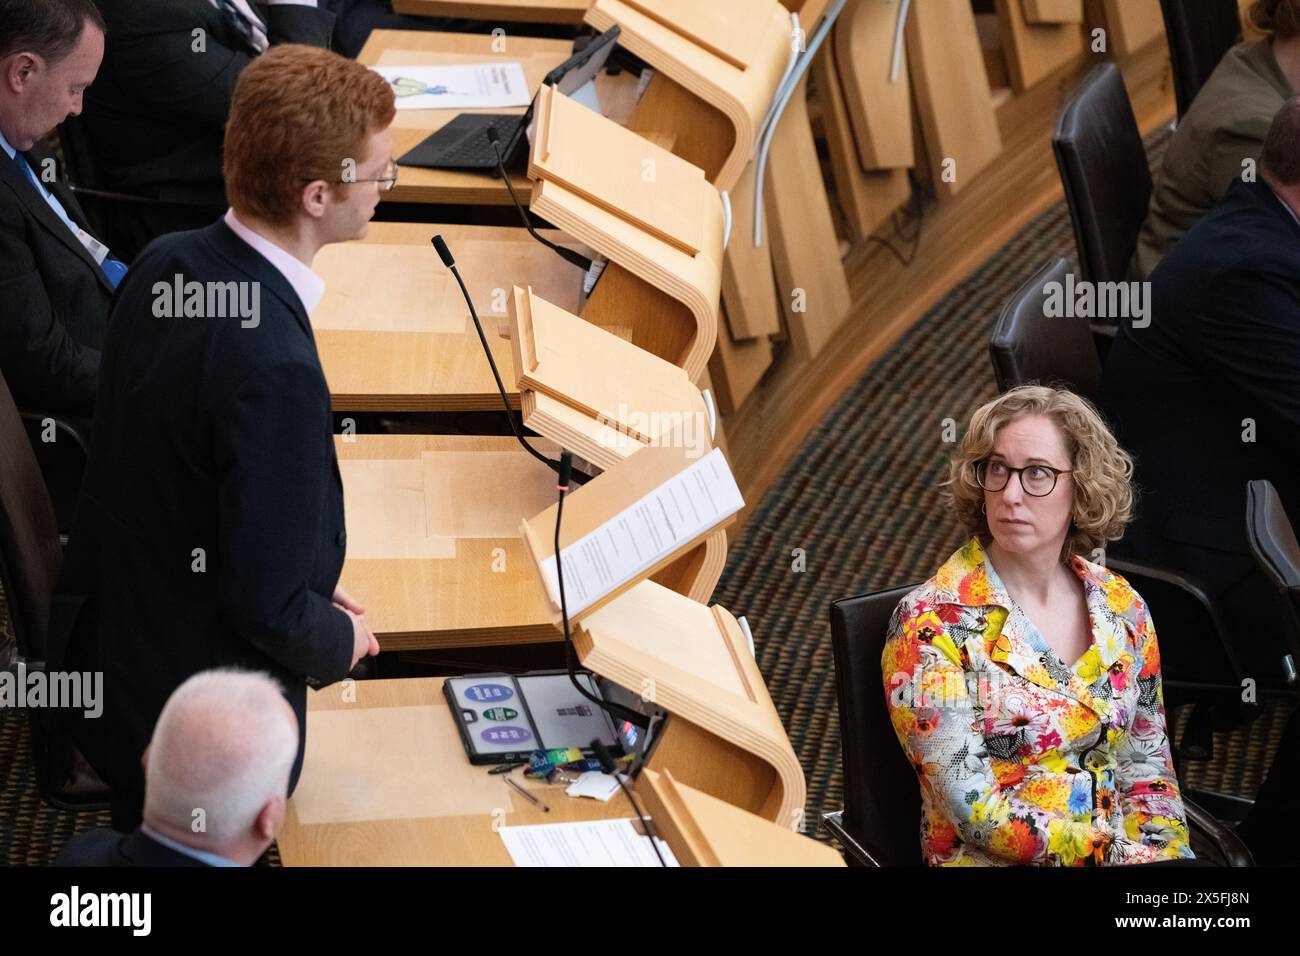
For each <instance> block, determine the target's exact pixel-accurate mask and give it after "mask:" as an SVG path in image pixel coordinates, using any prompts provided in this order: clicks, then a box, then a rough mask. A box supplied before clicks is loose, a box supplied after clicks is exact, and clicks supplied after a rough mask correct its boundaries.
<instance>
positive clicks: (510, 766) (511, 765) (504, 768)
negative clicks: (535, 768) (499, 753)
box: [488, 763, 526, 774]
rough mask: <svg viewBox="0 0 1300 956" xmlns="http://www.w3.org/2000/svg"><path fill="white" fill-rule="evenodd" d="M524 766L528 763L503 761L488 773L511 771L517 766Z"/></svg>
mask: <svg viewBox="0 0 1300 956" xmlns="http://www.w3.org/2000/svg"><path fill="white" fill-rule="evenodd" d="M523 766H526V765H525V764H522V763H503V764H500V765H499V766H496V767H493V768H492V769H491V770H489V771H488V773H490V774H497V773H509V772H510V771H511V770H514V769H515V767H523Z"/></svg>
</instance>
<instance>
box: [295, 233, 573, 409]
mask: <svg viewBox="0 0 1300 956" xmlns="http://www.w3.org/2000/svg"><path fill="white" fill-rule="evenodd" d="M435 233H441V234H442V236H443V237H444V238H445V239H446V241H447V244H448V246H449V247H450V248H451V250H452V252H453V254H454V255H455V256H456V259H457V267H458V268H459V269H460V271H461V274H462V276H464V278H465V284H466V286H467V287H468V288H469V289H470V294H471V295H472V296H473V298H474V302H475V307H476V308H477V309H478V310H479V317H480V319H481V320H482V322H483V328H484V331H485V333H486V335H487V340H488V345H489V347H490V348H491V349H492V356H493V358H494V359H495V360H496V363H497V367H498V368H499V369H500V371H501V378H502V380H503V381H505V382H506V385H507V388H508V389H509V388H510V386H511V383H512V382H513V381H514V359H513V357H512V356H511V353H510V343H509V342H508V341H507V340H505V339H503V338H502V337H501V336H500V334H499V329H500V326H502V325H503V324H504V323H505V322H506V320H507V317H508V313H509V310H508V305H509V292H510V289H511V288H513V286H514V285H515V284H516V283H520V284H525V285H533V286H534V287H535V288H537V289H538V290H539V291H541V292H544V294H546V295H547V296H549V297H553V298H554V301H555V302H556V303H557V304H560V305H564V306H565V307H567V308H569V309H570V310H571V311H572V310H576V309H578V308H580V306H581V295H582V273H581V272H580V271H579V270H578V269H576V268H574V267H573V266H572V265H570V264H568V263H566V262H565V261H563V260H562V259H560V258H559V257H558V256H556V255H555V253H554V252H552V251H551V250H549V249H547V248H546V247H545V246H543V245H541V244H540V243H538V242H537V241H535V240H533V239H532V238H531V237H529V236H528V234H527V233H526V232H524V231H523V230H522V229H506V228H498V227H490V226H453V225H422V224H417V223H383V222H379V223H371V224H370V226H369V230H368V232H367V234H366V238H365V239H363V240H360V241H358V242H349V243H342V244H340V245H337V246H331V247H327V248H326V249H323V250H322V251H321V253H320V254H319V255H318V256H317V258H316V261H315V263H314V268H315V270H316V272H317V273H318V274H319V275H320V276H321V277H322V278H323V279H324V280H325V290H326V291H325V297H324V298H323V299H322V300H321V303H320V305H319V306H318V307H317V310H316V312H315V313H314V314H313V322H314V325H315V336H316V348H317V351H318V352H319V353H320V358H321V366H322V368H323V369H324V370H325V379H326V381H327V382H328V383H329V387H330V400H331V402H332V403H333V405H334V407H335V408H336V409H338V410H340V411H462V410H467V409H496V408H500V407H501V396H500V392H498V390H497V387H496V383H495V381H494V380H493V378H492V370H491V369H490V368H489V366H488V363H487V359H486V358H485V357H484V355H483V346H482V343H481V342H480V341H479V338H478V333H477V332H476V331H475V329H474V325H473V323H472V322H471V321H470V319H469V310H468V308H467V307H466V306H465V304H464V300H463V299H462V298H461V296H460V292H459V289H458V288H457V287H456V286H455V284H454V283H455V280H454V279H451V278H450V274H449V273H448V272H447V270H446V268H445V267H444V266H443V265H442V262H441V261H440V260H439V259H438V256H437V253H436V252H434V250H433V247H432V246H431V245H430V239H431V237H432V236H433V235H434V234H435ZM546 234H547V235H549V236H550V238H551V239H552V241H560V242H562V243H564V244H566V245H570V246H574V245H575V244H573V243H571V242H568V241H567V238H566V237H564V236H562V235H560V234H558V233H555V232H554V231H548V232H547V233H546ZM577 248H581V247H577ZM376 250H379V252H376ZM359 251H364V252H365V254H364V255H360V256H358V255H357V253H358V252H359ZM390 253H392V254H390ZM435 291H436V292H437V295H436V296H434V295H433V293H434V292H435ZM318 320H319V321H318ZM510 397H511V402H512V404H514V405H515V406H516V407H518V402H519V396H518V393H517V392H514V391H513V390H512V392H511V396H510Z"/></svg>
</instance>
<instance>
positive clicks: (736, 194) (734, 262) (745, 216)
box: [720, 163, 781, 340]
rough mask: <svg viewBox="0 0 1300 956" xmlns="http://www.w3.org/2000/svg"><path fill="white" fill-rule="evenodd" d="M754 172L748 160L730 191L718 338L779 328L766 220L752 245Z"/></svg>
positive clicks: (747, 335) (749, 336) (741, 336)
mask: <svg viewBox="0 0 1300 956" xmlns="http://www.w3.org/2000/svg"><path fill="white" fill-rule="evenodd" d="M755 173H756V164H754V163H750V164H749V165H748V166H746V167H745V172H744V174H743V175H742V176H741V177H740V180H739V182H737V183H736V188H735V189H733V190H732V191H731V241H730V242H729V243H728V244H727V251H726V254H725V255H724V256H723V260H722V301H723V304H724V305H725V306H726V309H727V325H726V328H725V329H723V330H722V332H721V334H720V337H724V336H728V335H729V336H730V337H731V338H732V339H736V340H740V339H753V338H756V337H757V336H761V335H776V334H777V333H778V332H780V331H781V315H780V311H779V309H778V306H777V301H776V280H775V277H774V276H773V273H772V246H771V243H770V242H769V240H768V229H767V223H766V222H764V223H763V228H762V231H761V233H760V242H759V243H758V245H755V244H754V185H755Z"/></svg>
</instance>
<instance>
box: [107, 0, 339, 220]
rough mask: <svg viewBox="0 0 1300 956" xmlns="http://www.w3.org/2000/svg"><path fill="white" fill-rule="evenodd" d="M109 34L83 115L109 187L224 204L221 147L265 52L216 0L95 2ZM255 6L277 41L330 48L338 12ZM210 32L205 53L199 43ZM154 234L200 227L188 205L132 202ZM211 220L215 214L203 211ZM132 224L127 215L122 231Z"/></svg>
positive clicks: (293, 6)
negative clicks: (240, 86)
mask: <svg viewBox="0 0 1300 956" xmlns="http://www.w3.org/2000/svg"><path fill="white" fill-rule="evenodd" d="M95 2H96V4H97V5H98V7H99V9H100V12H101V13H103V15H104V21H105V23H106V24H107V25H108V34H107V38H106V45H105V49H104V63H103V65H102V66H101V67H100V70H99V76H98V78H97V79H96V80H95V82H94V83H93V84H92V85H91V87H90V88H89V89H88V90H87V91H86V106H85V112H84V113H83V116H82V123H83V125H84V127H85V129H86V134H87V139H88V140H89V146H90V149H91V150H92V152H93V153H94V155H95V159H96V162H97V164H98V166H99V172H100V173H101V175H102V177H103V183H102V185H103V186H104V188H107V189H117V190H124V191H128V192H133V193H138V194H142V195H147V196H152V197H155V198H158V199H164V200H169V201H176V202H182V203H194V204H207V205H215V206H224V204H225V190H224V187H223V184H222V176H221V146H222V140H223V138H224V132H225V126H226V117H227V115H228V114H229V113H230V101H231V98H232V96H233V95H234V91H235V83H236V81H237V80H238V79H239V74H240V73H241V72H242V71H243V69H244V67H246V66H247V65H248V64H249V63H250V62H252V60H253V58H254V57H255V56H257V52H256V50H255V49H253V48H252V47H251V46H249V45H248V44H247V41H246V39H245V38H244V37H243V35H242V34H241V33H240V32H239V30H238V29H237V28H236V26H235V25H234V24H233V23H232V22H231V21H230V19H229V17H227V15H226V14H225V13H223V12H222V11H221V10H218V9H217V8H216V7H215V6H214V5H213V4H212V3H211V0H95ZM252 6H253V8H254V9H255V10H256V11H257V12H258V13H260V14H261V15H262V18H263V20H265V21H266V27H267V37H268V39H269V40H270V41H271V43H272V44H273V45H275V44H280V43H303V44H307V45H310V46H318V47H328V46H329V44H330V35H331V33H332V32H333V29H334V14H333V13H331V12H330V11H329V10H328V9H324V6H325V5H324V4H322V8H321V9H317V8H315V7H306V6H299V5H297V4H289V5H283V4H280V5H276V6H273V7H271V6H261V5H259V4H257V3H256V2H254V3H253V4H252ZM195 30H202V31H203V36H204V39H205V43H206V49H205V51H204V52H201V53H200V52H195V50H194V45H195V41H194V31H195ZM131 213H132V216H133V217H134V218H135V219H137V220H141V221H142V222H143V223H144V224H145V228H146V230H147V233H148V234H147V235H146V234H145V232H141V233H139V234H137V235H132V236H131V239H132V241H133V242H139V244H140V245H143V244H144V242H143V241H141V240H142V239H143V240H145V241H147V239H149V238H153V237H154V236H157V235H160V234H161V233H162V232H165V231H170V229H171V228H187V227H189V226H193V225H197V224H198V222H196V221H194V220H193V219H189V221H187V217H186V215H185V213H184V210H183V209H181V210H179V211H178V210H171V211H170V212H168V211H157V212H155V211H144V210H138V209H137V210H132V211H131ZM204 217H205V218H204V219H203V220H201V221H204V222H206V221H208V220H210V218H211V216H210V215H209V214H208V213H207V212H206V211H205V213H204ZM126 225H127V223H126V221H125V217H123V219H122V222H120V223H118V224H117V231H121V230H122V229H123V228H125V227H126Z"/></svg>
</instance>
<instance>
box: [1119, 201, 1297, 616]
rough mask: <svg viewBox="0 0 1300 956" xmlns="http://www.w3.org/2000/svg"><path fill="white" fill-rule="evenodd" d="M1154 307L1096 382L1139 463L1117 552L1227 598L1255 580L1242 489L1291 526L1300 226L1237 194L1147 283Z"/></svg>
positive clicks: (1278, 205) (1122, 338) (1124, 335)
mask: <svg viewBox="0 0 1300 956" xmlns="http://www.w3.org/2000/svg"><path fill="white" fill-rule="evenodd" d="M1151 301H1152V315H1151V324H1150V326H1149V327H1148V328H1134V327H1133V324H1132V321H1131V320H1126V321H1125V322H1124V324H1123V326H1122V328H1121V329H1120V331H1119V335H1118V337H1117V339H1116V341H1115V343H1114V345H1113V346H1112V348H1111V350H1110V354H1109V356H1108V358H1107V361H1106V368H1105V371H1104V374H1103V376H1102V386H1101V391H1102V405H1103V406H1104V408H1105V410H1106V411H1107V413H1108V414H1109V416H1110V418H1111V420H1112V422H1114V423H1115V424H1116V426H1117V433H1118V437H1119V439H1120V442H1121V444H1123V445H1124V447H1126V448H1127V449H1128V450H1129V451H1130V452H1131V453H1133V455H1134V457H1135V458H1136V459H1137V474H1136V479H1137V483H1138V486H1139V500H1138V515H1137V520H1136V521H1135V522H1134V524H1133V525H1132V526H1131V527H1130V528H1129V530H1128V532H1127V533H1126V535H1125V537H1124V542H1123V546H1124V550H1125V551H1126V552H1127V553H1131V554H1133V555H1134V556H1136V557H1139V558H1143V559H1146V560H1149V561H1154V562H1159V563H1161V564H1164V565H1166V566H1169V567H1172V568H1175V569H1178V570H1182V571H1184V572H1186V573H1190V574H1193V575H1194V576H1196V577H1197V578H1199V579H1200V580H1201V581H1203V582H1204V583H1206V584H1207V585H1208V586H1209V587H1210V588H1211V589H1212V590H1214V591H1215V592H1218V593H1224V592H1226V591H1228V590H1229V589H1232V588H1233V587H1234V586H1236V585H1238V584H1240V583H1242V582H1243V581H1244V580H1247V579H1252V578H1254V576H1255V574H1256V572H1255V565H1254V561H1253V560H1252V558H1251V556H1250V550H1249V545H1248V543H1247V538H1246V483H1247V482H1248V481H1249V480H1251V479H1255V478H1267V479H1268V480H1270V481H1271V482H1272V483H1273V484H1274V485H1275V486H1276V487H1277V490H1278V493H1279V494H1280V495H1281V497H1282V501H1283V503H1284V504H1285V505H1286V509H1287V512H1288V514H1290V516H1291V519H1292V521H1294V522H1300V470H1297V468H1296V458H1297V453H1298V452H1300V224H1298V223H1297V222H1296V221H1295V219H1293V218H1292V216H1291V214H1290V213H1289V212H1288V210H1287V208H1286V207H1285V206H1284V205H1283V204H1282V202H1281V201H1280V200H1279V199H1278V198H1277V197H1276V196H1275V195H1274V194H1273V192H1272V190H1271V189H1270V188H1269V187H1268V185H1267V184H1265V183H1264V182H1263V181H1259V182H1254V183H1244V182H1240V181H1239V182H1236V183H1234V184H1233V186H1232V187H1231V189H1230V190H1229V191H1228V194H1227V196H1226V197H1225V199H1224V200H1223V202H1222V203H1221V204H1220V205H1219V206H1217V207H1216V208H1215V209H1214V210H1212V211H1211V212H1210V213H1209V214H1208V215H1206V216H1205V217H1204V218H1203V219H1202V220H1200V222H1198V223H1197V225H1196V226H1194V227H1193V228H1192V229H1191V230H1190V231H1189V232H1188V233H1187V234H1186V235H1185V236H1184V237H1183V238H1182V239H1181V240H1180V241H1179V242H1178V244H1177V245H1176V246H1174V248H1173V249H1172V251H1170V253H1169V254H1168V255H1167V256H1166V257H1165V259H1164V260H1163V261H1162V263H1161V264H1160V266H1159V268H1157V269H1156V270H1155V272H1154V273H1152V275H1151ZM1252 437H1253V440H1243V438H1245V439H1250V438H1252ZM1230 610H1231V609H1230ZM1242 610H1244V611H1245V612H1247V613H1248V612H1249V611H1250V610H1251V609H1250V608H1244V609H1242ZM1259 610H1260V611H1262V612H1264V614H1265V617H1267V615H1269V614H1273V613H1274V612H1273V609H1272V607H1271V606H1268V607H1263V608H1260V609H1259ZM1228 623H1229V626H1230V627H1232V626H1234V624H1235V623H1236V622H1234V621H1231V620H1230V621H1229V622H1228ZM1274 630H1276V628H1274Z"/></svg>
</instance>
